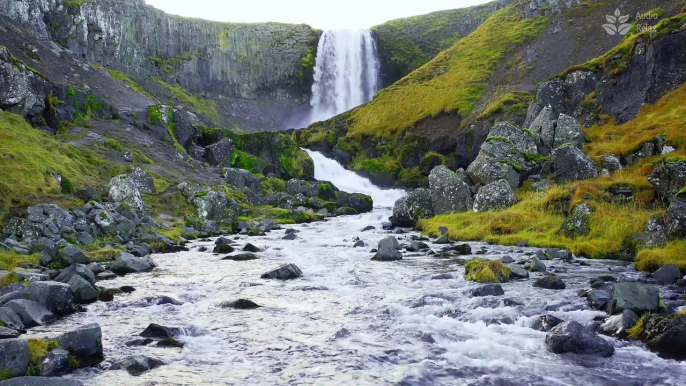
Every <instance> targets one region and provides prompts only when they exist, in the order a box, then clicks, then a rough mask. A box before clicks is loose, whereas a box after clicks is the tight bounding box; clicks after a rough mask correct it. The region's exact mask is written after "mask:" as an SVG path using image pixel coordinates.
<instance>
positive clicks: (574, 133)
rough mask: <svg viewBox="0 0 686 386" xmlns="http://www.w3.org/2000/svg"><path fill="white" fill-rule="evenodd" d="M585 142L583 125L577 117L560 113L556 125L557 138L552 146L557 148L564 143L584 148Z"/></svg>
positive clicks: (580, 148)
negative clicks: (580, 124)
mask: <svg viewBox="0 0 686 386" xmlns="http://www.w3.org/2000/svg"><path fill="white" fill-rule="evenodd" d="M585 142H586V136H585V135H584V132H583V131H581V126H579V124H578V123H577V121H576V119H574V118H572V117H570V116H569V115H567V114H560V116H559V118H558V119H557V126H556V127H555V139H554V141H553V146H552V147H553V148H554V149H555V148H558V147H560V146H562V145H564V144H572V145H574V146H575V147H576V148H578V149H579V150H583V149H584V143H585Z"/></svg>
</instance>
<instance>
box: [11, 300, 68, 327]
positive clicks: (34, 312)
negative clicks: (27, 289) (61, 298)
mask: <svg viewBox="0 0 686 386" xmlns="http://www.w3.org/2000/svg"><path fill="white" fill-rule="evenodd" d="M3 307H6V308H9V309H10V310H12V311H14V313H15V314H17V316H19V319H20V320H21V323H22V324H23V325H24V327H25V328H31V327H36V326H43V325H46V324H48V323H50V322H53V321H54V320H55V319H57V317H56V316H55V315H54V314H53V313H52V312H50V311H48V310H47V309H46V308H45V307H43V305H41V304H40V303H38V302H34V301H32V300H26V299H16V300H12V301H11V302H8V303H6V304H4V305H3Z"/></svg>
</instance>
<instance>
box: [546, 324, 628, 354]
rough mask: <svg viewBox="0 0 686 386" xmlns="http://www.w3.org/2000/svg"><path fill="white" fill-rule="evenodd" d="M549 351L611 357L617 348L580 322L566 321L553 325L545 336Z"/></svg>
mask: <svg viewBox="0 0 686 386" xmlns="http://www.w3.org/2000/svg"><path fill="white" fill-rule="evenodd" d="M545 345H546V348H547V349H548V351H550V352H553V353H555V354H563V353H575V354H589V355H600V356H603V357H610V356H612V355H613V354H614V353H615V348H614V347H613V346H612V344H610V343H609V342H607V341H606V340H605V339H603V338H601V337H600V336H599V335H598V334H596V333H595V332H593V331H589V330H587V329H586V328H584V327H583V326H582V325H581V324H579V323H578V322H574V321H571V322H564V323H561V324H558V325H557V326H555V327H553V328H552V329H551V330H550V331H549V332H548V333H547V334H546V336H545Z"/></svg>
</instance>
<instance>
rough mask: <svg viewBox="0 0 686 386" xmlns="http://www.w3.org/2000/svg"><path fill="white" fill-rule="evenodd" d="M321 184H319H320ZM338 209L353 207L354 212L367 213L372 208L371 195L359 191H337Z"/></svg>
mask: <svg viewBox="0 0 686 386" xmlns="http://www.w3.org/2000/svg"><path fill="white" fill-rule="evenodd" d="M320 186H321V185H320ZM337 202H338V206H339V210H340V209H343V208H352V209H354V212H355V214H358V213H367V212H370V211H371V210H372V209H374V201H373V200H372V197H371V196H369V195H366V194H361V193H348V192H343V191H339V192H338V201H337Z"/></svg>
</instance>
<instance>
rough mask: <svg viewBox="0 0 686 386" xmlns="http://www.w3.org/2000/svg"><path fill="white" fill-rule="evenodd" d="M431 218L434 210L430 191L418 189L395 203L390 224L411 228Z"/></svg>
mask: <svg viewBox="0 0 686 386" xmlns="http://www.w3.org/2000/svg"><path fill="white" fill-rule="evenodd" d="M432 217H434V210H433V203H432V200H431V191H430V190H429V189H425V188H419V189H416V190H415V191H414V192H412V193H411V194H410V195H409V196H405V197H403V198H401V199H399V200H398V201H396V202H395V205H394V206H393V216H391V224H393V226H397V227H412V226H414V225H415V224H416V223H417V221H419V220H421V219H424V218H432Z"/></svg>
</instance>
